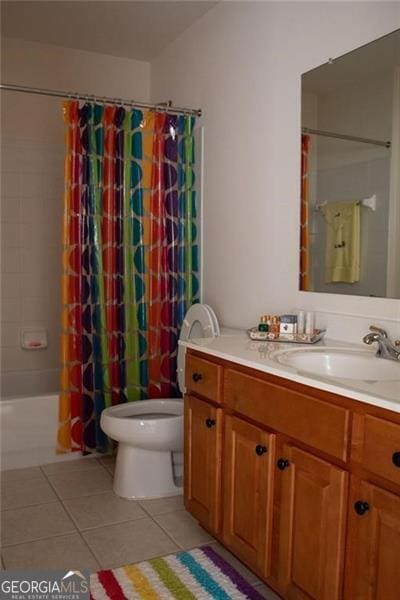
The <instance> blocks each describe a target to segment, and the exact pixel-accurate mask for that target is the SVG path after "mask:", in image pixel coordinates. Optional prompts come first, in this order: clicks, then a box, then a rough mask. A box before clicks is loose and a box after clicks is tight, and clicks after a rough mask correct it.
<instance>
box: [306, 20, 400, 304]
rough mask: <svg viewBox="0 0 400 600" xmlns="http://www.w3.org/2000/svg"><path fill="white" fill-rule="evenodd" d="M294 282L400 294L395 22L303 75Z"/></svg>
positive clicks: (311, 287)
mask: <svg viewBox="0 0 400 600" xmlns="http://www.w3.org/2000/svg"><path fill="white" fill-rule="evenodd" d="M301 108H302V111H301V125H302V135H301V148H302V154H301V224H300V225H301V227H300V239H301V241H300V246H301V247H300V289H301V290H304V291H310V292H331V293H335V294H353V295H358V296H377V297H384V298H400V30H397V31H395V32H393V33H391V34H389V35H387V36H385V37H383V38H380V39H378V40H376V41H374V42H372V43H370V44H367V45H366V46H363V47H361V48H358V49H357V50H354V51H353V52H350V53H348V54H346V55H344V56H341V57H339V58H335V59H334V60H332V59H330V60H329V62H328V63H327V64H324V65H322V66H320V67H317V68H316V69H313V70H312V71H309V72H307V73H305V74H303V75H302V107H301Z"/></svg>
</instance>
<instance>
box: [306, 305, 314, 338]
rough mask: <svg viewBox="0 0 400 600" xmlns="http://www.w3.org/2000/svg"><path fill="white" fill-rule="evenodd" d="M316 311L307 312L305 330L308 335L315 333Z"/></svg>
mask: <svg viewBox="0 0 400 600" xmlns="http://www.w3.org/2000/svg"><path fill="white" fill-rule="evenodd" d="M314 318H315V317H314V313H313V311H312V310H310V311H308V312H306V321H305V332H306V334H307V335H313V334H314Z"/></svg>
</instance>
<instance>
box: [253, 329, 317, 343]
mask: <svg viewBox="0 0 400 600" xmlns="http://www.w3.org/2000/svg"><path fill="white" fill-rule="evenodd" d="M325 331H326V330H325V329H314V333H286V334H283V335H282V334H279V335H277V336H275V334H273V333H269V332H267V331H258V328H257V327H252V328H251V329H248V330H247V333H248V335H249V337H250V338H251V339H252V340H257V341H259V342H285V343H286V344H315V343H316V342H319V340H322V338H323V337H324V335H325Z"/></svg>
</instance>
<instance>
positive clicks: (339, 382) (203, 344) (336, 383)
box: [179, 330, 400, 413]
mask: <svg viewBox="0 0 400 600" xmlns="http://www.w3.org/2000/svg"><path fill="white" fill-rule="evenodd" d="M221 333H222V335H221V336H219V337H216V338H203V339H191V340H190V341H187V342H181V341H180V342H179V344H181V345H183V346H185V347H186V348H191V349H193V350H197V351H198V352H202V353H204V354H208V355H210V356H215V357H216V358H222V359H224V360H229V361H231V362H234V363H237V364H239V365H243V366H245V367H250V368H252V369H257V370H258V371H263V372H264V373H270V374H271V375H276V376H277V377H283V378H285V379H289V380H291V381H297V382H298V383H303V384H304V385H309V386H311V387H314V388H318V389H321V390H325V391H327V392H332V393H334V394H339V395H341V396H345V397H346V398H352V399H353V400H359V401H360V402H366V403H367V404H372V405H374V406H380V407H381V408H386V409H388V410H392V411H394V412H398V413H400V362H399V379H398V380H396V381H362V380H356V379H344V378H343V379H342V378H338V377H324V376H320V375H311V374H310V373H305V372H301V371H300V370H298V369H296V368H294V367H290V366H287V365H283V364H280V363H278V362H277V361H276V360H274V359H273V358H272V357H271V355H272V353H273V352H276V351H277V350H283V349H289V348H293V347H297V348H300V347H310V345H306V344H305V345H300V344H291V343H282V342H254V341H252V340H250V339H249V337H248V335H247V333H246V332H245V331H240V330H222V332H221ZM318 346H319V347H324V346H326V347H337V348H339V347H340V348H349V349H363V350H365V349H366V346H365V345H361V344H360V345H356V344H349V343H346V342H339V341H337V340H329V339H324V340H322V341H321V342H318V343H317V344H314V345H313V346H312V347H318ZM370 351H371V352H372V353H374V349H372V348H371V349H370ZM379 360H387V359H383V358H382V359H379Z"/></svg>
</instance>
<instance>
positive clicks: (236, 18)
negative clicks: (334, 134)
mask: <svg viewBox="0 0 400 600" xmlns="http://www.w3.org/2000/svg"><path fill="white" fill-rule="evenodd" d="M398 27H400V4H399V3H396V2H393V3H390V2H292V3H291V2H260V3H258V2H255V3H253V2H241V3H235V2H232V3H231V2H223V3H220V4H218V5H217V6H216V7H215V8H214V9H212V10H211V11H209V12H208V13H207V14H206V15H205V16H204V17H203V18H202V19H200V20H199V21H197V22H196V23H195V24H194V25H193V26H192V27H191V28H190V29H188V30H186V31H185V32H184V33H183V34H182V36H181V37H180V38H178V39H177V40H176V41H175V42H174V43H172V44H171V45H170V46H169V47H168V48H167V49H166V50H165V51H164V52H163V53H162V54H161V55H160V56H159V57H158V58H157V59H156V60H154V61H153V62H152V99H153V100H154V101H158V100H160V99H162V98H165V97H169V98H172V99H173V101H174V102H176V103H177V104H179V105H186V106H195V107H197V106H201V107H202V109H203V110H204V115H205V116H204V125H205V164H204V176H205V178H204V219H205V223H204V269H205V271H204V292H205V294H204V300H205V301H206V302H208V303H209V304H211V305H213V306H214V307H215V309H216V311H217V313H218V315H219V317H220V319H221V321H223V322H224V323H225V324H227V325H233V326H239V327H243V326H249V325H252V324H254V323H255V322H256V321H257V319H258V315H260V314H263V313H265V312H272V311H276V312H281V311H285V310H288V309H291V308H293V307H294V306H304V307H307V308H309V309H318V310H320V311H328V312H332V313H335V312H338V313H342V314H343V313H350V314H355V315H363V316H365V320H361V321H360V322H359V328H357V327H356V328H355V330H357V332H356V336H359V334H360V331H362V330H363V329H364V328H365V326H366V324H367V323H369V322H370V321H371V320H375V321H377V322H379V323H382V324H385V319H395V320H396V321H397V322H399V321H400V302H399V301H398V300H386V299H375V298H362V297H356V296H340V295H336V294H317V293H307V292H299V291H298V238H299V227H298V222H299V206H300V203H299V179H300V177H299V172H300V143H299V131H300V76H301V73H302V72H305V71H308V70H309V69H312V68H314V67H316V66H318V65H319V64H321V63H324V62H326V61H327V60H328V58H329V57H336V56H339V55H341V54H343V53H345V52H348V51H350V50H352V49H354V48H356V47H358V46H360V45H362V44H364V43H367V42H369V41H371V40H372V39H375V38H377V37H379V36H382V35H384V34H386V33H388V32H390V31H393V30H394V29H396V28H398ZM325 319H327V321H328V322H329V323H332V331H333V330H335V331H334V333H335V335H338V336H340V335H345V334H346V331H348V330H349V327H348V323H349V322H350V321H348V320H346V319H343V318H340V319H335V318H334V317H332V318H331V317H330V316H329V315H325ZM345 322H346V326H344V327H340V323H345ZM392 327H393V324H392ZM332 331H331V333H332ZM358 339H359V338H358Z"/></svg>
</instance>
